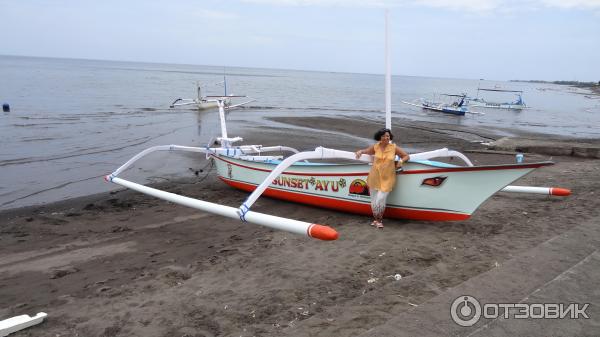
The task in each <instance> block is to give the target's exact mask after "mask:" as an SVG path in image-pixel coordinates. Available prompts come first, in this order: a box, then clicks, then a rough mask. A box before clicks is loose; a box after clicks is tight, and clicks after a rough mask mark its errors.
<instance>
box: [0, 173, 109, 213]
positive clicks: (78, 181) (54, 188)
mask: <svg viewBox="0 0 600 337" xmlns="http://www.w3.org/2000/svg"><path fill="white" fill-rule="evenodd" d="M103 176H104V175H99V176H95V177H89V178H85V179H80V180H74V181H69V182H66V183H64V184H60V185H57V186H53V187H49V188H45V189H43V190H40V191H36V192H33V193H30V194H27V195H24V196H22V197H18V198H16V199H13V200H10V201H5V202H3V203H2V204H0V206H6V205H10V204H12V203H15V202H17V201H20V200H23V199H27V198H29V197H33V196H34V195H38V194H41V193H44V192H48V191H52V190H57V189H61V188H63V187H65V186H68V185H71V184H75V183H80V182H83V181H88V180H92V179H98V178H100V177H103Z"/></svg>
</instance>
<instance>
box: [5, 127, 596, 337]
mask: <svg viewBox="0 0 600 337" xmlns="http://www.w3.org/2000/svg"><path fill="white" fill-rule="evenodd" d="M277 121H278V122H282V123H288V124H290V126H289V127H278V128H259V127H256V128H246V129H245V132H246V134H243V135H242V136H244V138H245V141H246V142H247V143H257V144H263V145H280V144H282V143H285V144H286V145H291V146H294V147H297V148H298V149H302V150H305V149H312V148H314V146H315V144H319V145H323V146H326V147H336V148H342V149H348V150H356V149H358V148H361V147H364V146H366V145H367V144H369V143H370V142H371V141H370V140H369V138H370V137H371V134H372V133H373V131H374V130H376V129H377V128H379V127H380V125H379V124H377V123H373V122H371V121H368V120H363V121H351V120H346V119H340V120H338V119H332V118H310V119H299V118H279V119H277ZM291 124H294V125H295V126H292V125H291ZM296 126H303V127H310V128H315V129H325V128H327V129H330V130H333V131H334V132H325V131H319V130H315V131H314V132H312V133H308V134H307V133H302V132H299V131H298V129H297V128H296ZM232 128H235V125H233V126H232ZM394 131H395V133H396V135H397V138H396V140H397V141H398V143H400V144H401V145H402V146H404V147H406V148H411V149H413V148H414V149H420V150H430V149H435V148H439V147H441V146H448V147H451V148H453V149H457V150H463V151H468V152H469V157H470V158H471V159H472V160H473V161H474V162H475V163H481V164H483V163H500V162H512V161H514V155H513V154H512V153H510V152H507V154H499V153H485V151H484V150H485V149H486V147H485V146H483V145H481V144H480V142H481V141H486V142H488V141H493V140H496V139H498V138H500V136H498V135H497V133H495V132H494V131H493V130H474V129H472V128H460V127H456V126H449V125H443V124H431V123H417V122H401V123H398V124H397V125H395V126H394ZM282 139H285V141H282ZM547 159H549V156H548V155H536V154H526V160H527V161H538V160H547ZM552 159H553V160H554V161H555V162H556V165H554V166H551V167H546V168H543V169H540V170H537V171H535V172H533V173H532V174H530V175H528V176H527V177H525V178H523V179H521V180H520V181H518V182H517V183H516V184H518V185H527V184H530V185H536V186H560V187H566V188H570V189H572V190H573V192H574V194H573V195H571V196H570V197H568V198H566V199H561V198H557V197H544V196H539V195H538V196H536V195H529V196H528V195H513V194H507V193H499V194H497V195H496V196H494V197H492V198H491V199H490V200H488V201H487V202H486V203H484V204H483V205H482V207H481V208H480V209H479V210H478V211H477V212H476V213H475V214H474V215H473V216H472V217H471V219H469V220H466V221H458V222H446V223H439V222H419V221H406V220H404V221H403V220H387V221H386V227H385V229H383V230H377V229H374V228H373V227H371V226H369V225H368V224H369V219H368V218H367V217H361V216H356V215H350V214H345V213H340V212H335V211H330V210H323V209H318V208H314V207H308V206H302V205H297V204H292V203H287V202H282V201H277V200H272V199H267V198H264V199H260V200H259V201H258V202H257V203H256V205H255V207H254V210H256V211H259V212H265V213H269V214H275V215H279V216H286V217H290V218H294V219H300V220H306V221H311V222H316V223H323V224H327V225H331V226H332V227H334V228H335V229H336V230H338V232H339V233H340V238H339V240H337V241H334V242H321V241H317V240H312V239H308V238H305V237H301V236H297V235H293V234H289V233H286V232H280V231H273V230H269V229H267V228H263V227H260V226H256V225H252V224H243V223H240V222H239V221H237V220H233V219H226V218H223V217H219V216H215V215H210V214H206V213H202V212H199V211H195V210H192V209H189V208H185V207H181V206H176V205H173V204H170V203H167V202H164V201H161V200H157V199H154V198H150V197H146V196H144V195H141V194H139V193H135V192H131V191H124V190H118V191H115V192H111V193H103V194H99V195H94V196H89V197H84V198H77V199H72V200H67V201H63V202H59V203H55V204H49V205H46V206H38V207H28V208H23V209H16V210H9V211H4V212H2V213H0V247H1V248H0V318H7V317H12V316H15V315H20V314H25V313H27V314H30V315H33V314H35V313H37V312H40V311H44V312H46V313H48V314H49V316H48V319H47V320H46V321H45V322H44V323H42V324H41V325H39V326H36V327H33V328H30V329H28V330H24V331H22V332H19V333H16V334H14V336H358V335H360V334H362V333H366V332H368V331H369V330H371V329H376V328H377V327H380V326H384V325H385V324H386V322H388V321H391V320H392V319H394V318H395V317H398V316H399V315H402V314H406V313H409V312H411V310H414V308H418V307H419V306H420V305H421V304H423V303H426V302H427V301H429V300H430V299H432V298H434V297H436V296H439V295H440V294H443V293H445V292H446V291H448V290H450V289H452V288H453V287H457V286H459V285H461V284H463V282H465V281H468V280H470V279H473V278H476V277H477V276H479V275H482V274H484V273H486V272H489V271H491V270H494V269H495V268H498V267H499V266H501V265H503V264H504V263H505V262H506V261H509V260H511V259H512V258H513V257H515V256H517V255H519V254H522V253H523V252H526V251H528V250H530V249H533V248H535V247H537V246H539V245H540V244H542V243H544V242H546V241H548V240H551V239H552V238H555V237H557V236H559V235H561V234H564V233H566V232H568V231H569V230H572V229H573V228H575V227H577V226H578V225H580V224H581V223H584V222H589V221H594V219H598V217H599V215H600V201H599V200H598V198H597V197H596V195H595V193H597V191H598V190H599V187H600V179H599V178H600V165H598V163H599V162H598V160H597V159H586V158H576V157H571V156H554V157H553V158H552ZM205 164H206V163H205V162H204V160H199V161H198V163H197V167H198V168H202V167H204V166H205ZM158 186H159V187H160V188H163V189H166V190H168V191H171V192H175V193H180V194H183V195H187V196H191V197H196V198H199V199H204V200H209V201H214V202H220V203H223V204H226V205H230V206H235V207H237V206H238V205H239V204H241V203H242V201H243V200H244V199H245V197H246V196H247V194H246V193H244V192H240V191H236V190H233V189H231V188H229V187H228V186H226V185H224V184H223V183H221V182H220V181H219V180H218V179H217V178H216V174H215V171H214V170H208V168H205V169H204V170H203V172H198V176H194V175H191V176H190V177H189V178H186V179H182V180H179V181H168V182H165V183H161V184H160V185H158ZM396 274H399V275H401V278H400V279H399V280H397V279H396V278H394V275H396ZM514 277H516V278H519V277H524V276H519V275H515V276H514ZM449 308H450V303H448V309H449Z"/></svg>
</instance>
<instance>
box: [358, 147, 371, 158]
mask: <svg viewBox="0 0 600 337" xmlns="http://www.w3.org/2000/svg"><path fill="white" fill-rule="evenodd" d="M363 154H369V155H371V156H372V155H374V154H375V145H371V146H369V147H368V148H366V149H362V150H358V151H356V159H358V158H360V156H362V155H363Z"/></svg>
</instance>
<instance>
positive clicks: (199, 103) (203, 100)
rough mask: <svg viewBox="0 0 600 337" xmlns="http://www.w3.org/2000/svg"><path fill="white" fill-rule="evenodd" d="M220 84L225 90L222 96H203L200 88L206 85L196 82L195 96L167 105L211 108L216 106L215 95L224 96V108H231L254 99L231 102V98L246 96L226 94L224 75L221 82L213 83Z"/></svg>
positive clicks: (171, 106)
mask: <svg viewBox="0 0 600 337" xmlns="http://www.w3.org/2000/svg"><path fill="white" fill-rule="evenodd" d="M221 84H222V85H223V90H224V92H225V93H224V95H223V96H203V95H202V89H203V88H205V87H206V85H201V84H200V83H198V82H196V92H197V97H196V98H178V99H176V100H175V101H173V103H171V105H170V106H169V107H170V108H175V107H181V106H188V105H195V106H196V107H197V108H198V110H206V109H213V108H217V107H218V104H217V100H216V99H214V98H215V97H224V99H223V104H224V106H225V109H233V108H236V107H239V106H241V105H244V104H248V103H250V102H253V101H254V100H253V99H252V100H249V101H246V102H243V103H239V104H232V100H231V99H232V98H235V97H246V96H236V95H233V94H230V95H228V94H227V79H226V78H225V76H223V81H222V82H218V83H215V84H214V85H221Z"/></svg>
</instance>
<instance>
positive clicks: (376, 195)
mask: <svg viewBox="0 0 600 337" xmlns="http://www.w3.org/2000/svg"><path fill="white" fill-rule="evenodd" d="M373 138H375V140H376V141H377V143H375V144H374V145H371V146H369V147H368V148H366V149H363V150H358V151H356V159H358V158H360V156H361V155H363V154H369V155H375V159H374V160H373V166H372V167H371V171H370V172H369V177H368V178H367V184H368V185H369V192H370V194H371V209H372V210H373V218H374V220H373V222H372V223H371V226H375V227H377V228H383V221H382V220H383V213H384V212H385V204H386V199H387V196H388V194H389V193H390V192H391V191H392V189H393V188H394V185H395V184H396V169H397V168H399V167H401V166H402V164H403V163H404V162H406V161H408V160H409V159H410V157H409V155H408V154H407V153H406V152H405V151H404V150H402V148H400V147H399V146H396V145H395V144H393V143H391V140H393V139H394V135H393V134H392V131H391V130H390V129H381V130H379V131H377V132H376V133H375V136H374V137H373ZM396 155H397V156H399V157H400V160H399V161H397V162H396V161H395V159H396Z"/></svg>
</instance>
